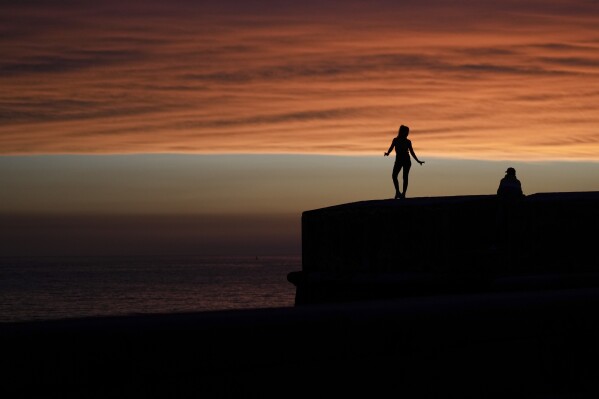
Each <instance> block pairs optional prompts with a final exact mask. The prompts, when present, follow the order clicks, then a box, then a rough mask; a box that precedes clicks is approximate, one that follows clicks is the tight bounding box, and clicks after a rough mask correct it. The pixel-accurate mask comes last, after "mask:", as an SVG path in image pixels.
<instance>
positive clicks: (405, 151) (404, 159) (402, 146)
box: [385, 125, 424, 199]
mask: <svg viewBox="0 0 599 399" xmlns="http://www.w3.org/2000/svg"><path fill="white" fill-rule="evenodd" d="M408 134H410V128H409V127H407V126H404V125H401V126H400V127H399V130H398V132H397V137H395V138H394V139H393V141H392V142H391V147H389V150H388V151H387V152H386V153H385V156H389V153H391V151H392V150H393V148H395V165H393V173H392V175H391V177H392V178H393V185H394V186H395V198H396V199H397V198H406V191H407V190H408V176H409V174H410V168H411V167H412V161H411V160H410V155H412V156H413V157H414V159H415V160H416V162H418V163H419V164H420V165H422V164H423V163H424V161H421V160H419V159H418V157H417V156H416V154H415V153H414V149H413V148H412V142H411V141H410V140H408ZM402 168H403V193H400V192H399V182H398V181H397V176H398V175H399V171H400V170H401V169H402Z"/></svg>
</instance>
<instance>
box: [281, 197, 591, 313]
mask: <svg viewBox="0 0 599 399" xmlns="http://www.w3.org/2000/svg"><path fill="white" fill-rule="evenodd" d="M597 227H599V192H569V193H540V194H533V195H530V196H526V197H524V198H522V199H518V200H503V199H501V198H498V197H497V196H495V195H472V196H455V197H424V198H411V199H406V200H374V201H363V202H356V203H349V204H342V205H337V206H332V207H327V208H322V209H315V210H310V211H305V212H304V213H303V214H302V270H301V271H297V272H293V273H290V274H289V276H288V280H289V281H290V282H291V283H293V284H294V285H295V286H296V304H297V305H302V304H308V303H321V302H331V301H333V302H334V301H344V300H358V299H359V300H364V299H382V298H393V297H403V296H412V295H431V294H435V293H440V294H441V293H466V292H489V291H503V290H508V291H509V290H514V289H516V290H520V289H558V288H568V287H582V286H587V287H588V286H596V285H597V282H598V281H599V275H597V274H596V273H597V272H599V270H598V267H597V265H598V264H599V251H597V249H596V244H595V241H596V239H595V235H594V233H593V232H594V231H596V229H597Z"/></svg>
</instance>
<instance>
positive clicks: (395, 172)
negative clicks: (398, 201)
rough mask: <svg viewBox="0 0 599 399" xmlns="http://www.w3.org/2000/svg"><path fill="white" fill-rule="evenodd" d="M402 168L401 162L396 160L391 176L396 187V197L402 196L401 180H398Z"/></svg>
mask: <svg viewBox="0 0 599 399" xmlns="http://www.w3.org/2000/svg"><path fill="white" fill-rule="evenodd" d="M400 170H401V164H400V163H399V162H395V165H393V173H392V174H391V178H392V179H393V186H394V187H395V198H399V197H400V193H399V181H398V180H397V176H399V171H400Z"/></svg>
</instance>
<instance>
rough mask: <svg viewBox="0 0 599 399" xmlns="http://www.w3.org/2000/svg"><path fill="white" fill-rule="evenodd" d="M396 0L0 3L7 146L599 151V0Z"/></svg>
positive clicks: (461, 153) (46, 149)
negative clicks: (402, 128) (402, 133)
mask: <svg viewBox="0 0 599 399" xmlns="http://www.w3.org/2000/svg"><path fill="white" fill-rule="evenodd" d="M207 3H209V2H207ZM396 3H397V2H392V1H384V0H379V1H374V2H363V1H358V0H353V1H348V2H343V5H344V6H343V7H341V6H339V3H338V2H337V3H336V2H335V1H324V2H322V1H321V2H313V1H307V2H302V4H293V3H289V2H276V1H262V2H258V1H246V2H239V1H232V0H228V1H223V2H219V4H218V5H214V4H206V3H205V2H196V3H194V2H188V1H182V0H181V1H173V2H170V3H169V5H168V6H166V5H164V4H160V2H153V1H148V2H144V5H143V6H142V5H139V4H137V3H135V2H132V3H129V2H126V1H125V2H123V1H119V2H115V1H107V2H103V3H102V4H96V3H94V2H81V3H80V4H79V5H74V4H72V3H70V2H56V3H53V5H51V6H50V5H44V4H43V3H37V2H36V3H34V4H33V5H18V4H16V5H15V4H11V5H10V6H2V8H3V9H4V10H3V11H4V12H3V13H2V16H0V21H2V26H3V28H2V33H3V34H2V35H0V45H1V46H2V48H3V59H2V60H1V61H0V84H1V85H2V87H3V90H2V91H1V92H0V155H24V154H137V153H179V154H181V153H186V154H262V153H264V154H327V155H358V156H361V155H367V156H370V155H380V154H382V152H383V151H385V150H386V149H387V147H388V145H389V143H390V141H391V139H392V138H393V136H394V135H395V133H396V132H397V128H398V127H399V125H400V124H406V125H408V126H410V128H411V133H410V138H411V139H412V140H413V143H414V148H415V150H416V151H417V154H418V155H419V157H421V158H423V159H426V158H427V157H443V158H453V159H483V160H504V159H511V160H520V161H552V160H573V161H599V113H597V111H596V104H599V79H598V78H599V51H598V50H599V33H597V30H596V27H597V26H599V4H598V3H591V2H587V1H582V0H577V1H565V0H564V1H561V0H560V1H550V2H547V1H544V2H539V1H535V0H527V1H506V2H491V1H489V2H487V1H482V2H476V3H472V2H468V1H458V2H452V4H451V6H449V5H447V4H445V3H444V2H441V1H435V0H427V1H423V2H411V1H408V2H402V4H396ZM357 16H359V18H357Z"/></svg>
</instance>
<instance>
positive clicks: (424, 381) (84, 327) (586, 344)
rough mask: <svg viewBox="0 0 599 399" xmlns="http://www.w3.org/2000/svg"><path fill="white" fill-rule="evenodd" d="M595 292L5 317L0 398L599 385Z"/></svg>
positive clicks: (529, 392)
mask: <svg viewBox="0 0 599 399" xmlns="http://www.w3.org/2000/svg"><path fill="white" fill-rule="evenodd" d="M598 306H599V288H579V289H568V290H538V291H535V292H522V291H521V292H517V291H513V292H497V293H483V294H475V293H472V294H460V295H437V296H415V297H410V298H403V299H393V300H385V301H362V302H346V303H339V304H321V305H305V306H298V307H294V308H279V309H255V310H239V311H223V312H206V313H197V314H171V315H139V316H129V317H112V318H90V319H79V320H62V321H44V322H31V323H14V324H3V325H0V345H1V348H0V349H1V352H2V356H1V358H0V365H1V366H2V370H3V372H2V384H1V386H0V394H2V397H5V398H15V397H31V395H32V394H34V395H35V397H44V398H62V397H80V398H109V397H135V398H138V397H139V398H147V397H160V398H173V397H185V398H187V397H198V398H212V397H235V398H239V397H256V398H262V397H277V398H279V397H282V398H287V397H297V398H314V397H326V398H329V397H345V396H347V395H352V396H351V397H355V396H356V395H358V397H359V396H363V397H383V396H384V397H386V396H388V395H391V396H399V397H409V398H417V397H427V398H428V397H459V398H483V397H485V398H486V397H493V398H506V397H526V398H575V397H584V398H587V397H588V398H595V397H597V395H599V384H597V381H599V362H597V359H598V358H599V347H598V345H599V339H598V337H599V312H598V311H597V310H598V309H599V307H598Z"/></svg>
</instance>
